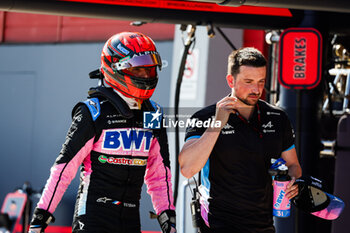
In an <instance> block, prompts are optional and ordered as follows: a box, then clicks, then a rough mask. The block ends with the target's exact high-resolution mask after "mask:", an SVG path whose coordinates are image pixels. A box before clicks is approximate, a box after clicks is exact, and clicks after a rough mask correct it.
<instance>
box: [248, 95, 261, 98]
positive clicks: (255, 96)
mask: <svg viewBox="0 0 350 233" xmlns="http://www.w3.org/2000/svg"><path fill="white" fill-rule="evenodd" d="M248 98H251V99H258V98H259V95H249V96H248Z"/></svg>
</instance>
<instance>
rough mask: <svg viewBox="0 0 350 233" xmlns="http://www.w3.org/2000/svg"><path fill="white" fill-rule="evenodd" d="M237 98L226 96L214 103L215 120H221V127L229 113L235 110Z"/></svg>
mask: <svg viewBox="0 0 350 233" xmlns="http://www.w3.org/2000/svg"><path fill="white" fill-rule="evenodd" d="M237 104H238V103H237V98H236V97H230V96H226V97H225V98H223V99H221V100H220V101H218V102H217V103H216V112H215V121H220V122H221V128H223V127H224V126H225V125H226V123H227V121H228V118H229V116H230V114H231V113H236V111H237Z"/></svg>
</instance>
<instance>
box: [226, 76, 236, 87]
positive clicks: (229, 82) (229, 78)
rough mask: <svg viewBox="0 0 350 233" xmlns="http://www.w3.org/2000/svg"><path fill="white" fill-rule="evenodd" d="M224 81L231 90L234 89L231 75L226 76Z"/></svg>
mask: <svg viewBox="0 0 350 233" xmlns="http://www.w3.org/2000/svg"><path fill="white" fill-rule="evenodd" d="M226 81H227V84H228V86H229V87H230V88H233V87H234V81H235V80H234V77H233V76H232V75H231V74H228V75H227V76H226Z"/></svg>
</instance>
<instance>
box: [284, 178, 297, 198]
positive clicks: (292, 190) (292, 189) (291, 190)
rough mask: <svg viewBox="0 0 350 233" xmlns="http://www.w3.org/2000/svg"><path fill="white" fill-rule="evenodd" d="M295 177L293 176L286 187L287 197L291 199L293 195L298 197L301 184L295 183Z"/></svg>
mask: <svg viewBox="0 0 350 233" xmlns="http://www.w3.org/2000/svg"><path fill="white" fill-rule="evenodd" d="M294 182H295V178H294V177H292V180H291V181H290V182H289V184H288V185H287V189H286V197H287V198H288V199H289V200H290V199H292V198H293V197H296V196H297V195H298V194H299V186H298V185H297V184H296V185H294Z"/></svg>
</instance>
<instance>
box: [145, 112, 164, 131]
mask: <svg viewBox="0 0 350 233" xmlns="http://www.w3.org/2000/svg"><path fill="white" fill-rule="evenodd" d="M161 122H162V113H161V112H160V111H159V109H157V111H153V112H150V111H145V112H144V113H143V128H145V129H160V126H161Z"/></svg>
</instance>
